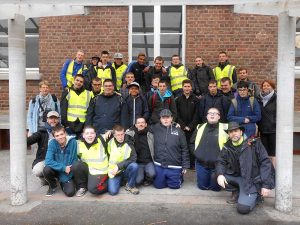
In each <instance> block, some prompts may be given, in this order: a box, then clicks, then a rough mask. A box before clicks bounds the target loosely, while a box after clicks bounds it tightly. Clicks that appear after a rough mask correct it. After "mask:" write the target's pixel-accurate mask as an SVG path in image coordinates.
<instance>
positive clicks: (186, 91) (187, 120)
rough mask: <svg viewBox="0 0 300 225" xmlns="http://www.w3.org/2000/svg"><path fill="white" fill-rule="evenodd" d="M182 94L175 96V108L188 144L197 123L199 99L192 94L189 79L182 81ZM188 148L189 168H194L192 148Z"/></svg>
mask: <svg viewBox="0 0 300 225" xmlns="http://www.w3.org/2000/svg"><path fill="white" fill-rule="evenodd" d="M182 90H183V95H181V96H180V97H178V98H176V100H175V102H176V109H177V122H178V123H179V125H180V128H181V129H182V130H183V132H184V134H185V137H186V142H187V144H188V146H189V145H190V139H191V136H192V134H193V132H194V130H195V128H196V126H197V124H198V121H199V117H198V108H199V99H198V98H197V97H196V95H194V94H193V86H192V81H191V80H184V81H183V82H182ZM189 150H190V162H191V166H190V167H191V168H192V169H193V168H195V157H194V155H193V154H192V152H193V149H189Z"/></svg>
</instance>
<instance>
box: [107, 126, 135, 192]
mask: <svg viewBox="0 0 300 225" xmlns="http://www.w3.org/2000/svg"><path fill="white" fill-rule="evenodd" d="M107 151H108V154H110V157H109V163H108V177H109V179H108V193H109V194H110V195H116V194H118V193H119V190H120V186H121V183H122V180H123V179H124V178H126V179H127V183H126V186H125V190H126V191H127V192H129V193H131V194H134V195H137V194H139V190H138V189H137V188H136V177H137V174H138V164H137V163H136V159H137V155H136V152H135V149H134V146H133V141H132V140H131V138H130V136H128V135H125V129H124V127H122V126H120V125H115V126H114V128H113V138H112V139H111V140H110V141H109V142H108V144H107Z"/></svg>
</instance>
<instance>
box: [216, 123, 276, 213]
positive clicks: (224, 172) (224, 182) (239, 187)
mask: <svg viewBox="0 0 300 225" xmlns="http://www.w3.org/2000/svg"><path fill="white" fill-rule="evenodd" d="M243 132H244V127H243V126H241V125H240V124H239V123H238V122H230V123H229V124H228V135H229V140H228V142H226V143H225V145H224V146H223V148H222V151H221V152H220V154H219V157H218V159H217V161H216V173H217V181H218V184H219V185H220V186H221V187H222V188H224V189H225V190H227V191H235V192H236V193H237V194H236V195H235V199H236V201H237V211H238V212H239V213H240V214H248V213H250V212H251V210H253V209H254V207H255V206H256V203H258V202H259V201H260V200H261V199H262V198H261V197H264V196H267V195H268V194H269V193H270V191H271V189H274V187H275V171H274V167H273V165H272V163H271V160H270V159H269V157H268V154H267V151H266V149H265V147H264V146H263V144H262V143H261V141H260V139H259V138H256V139H248V140H245V138H244V136H243Z"/></svg>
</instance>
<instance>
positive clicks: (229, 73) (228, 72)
mask: <svg viewBox="0 0 300 225" xmlns="http://www.w3.org/2000/svg"><path fill="white" fill-rule="evenodd" d="M213 72H214V75H215V79H216V81H217V82H218V88H221V79H222V78H223V77H229V78H230V80H231V83H232V85H234V84H235V83H236V82H237V74H236V69H235V66H233V65H230V63H229V61H228V56H227V53H226V52H223V51H222V52H219V65H218V66H217V67H215V68H214V69H213Z"/></svg>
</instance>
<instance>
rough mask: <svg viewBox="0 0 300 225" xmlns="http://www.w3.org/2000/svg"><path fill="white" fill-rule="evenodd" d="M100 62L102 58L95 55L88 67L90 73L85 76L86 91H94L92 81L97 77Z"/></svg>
mask: <svg viewBox="0 0 300 225" xmlns="http://www.w3.org/2000/svg"><path fill="white" fill-rule="evenodd" d="M99 61H100V57H99V56H97V55H95V56H93V57H92V58H91V62H90V65H89V67H88V71H87V73H86V75H85V76H84V87H85V89H86V90H89V91H92V89H93V86H92V81H93V79H94V78H95V77H97V65H98V62H99Z"/></svg>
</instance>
